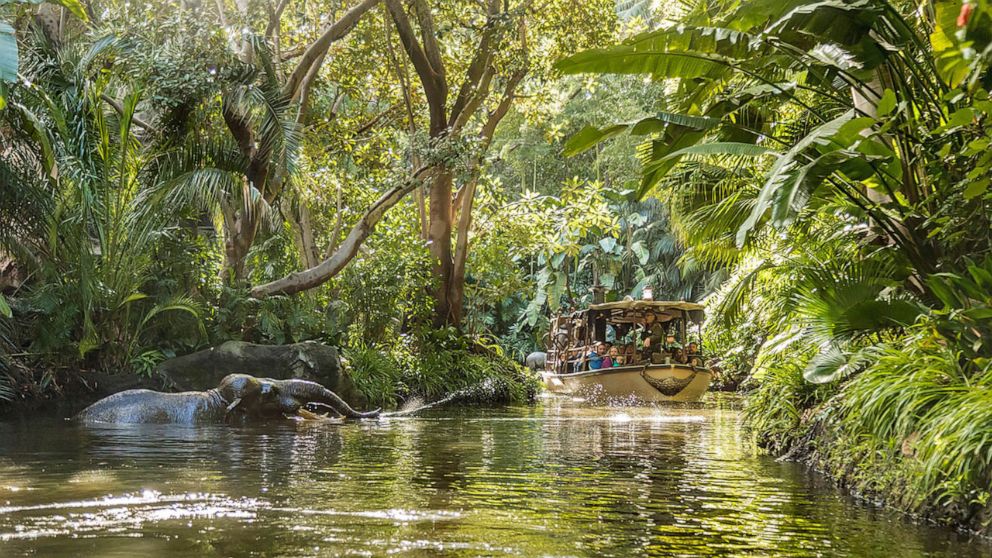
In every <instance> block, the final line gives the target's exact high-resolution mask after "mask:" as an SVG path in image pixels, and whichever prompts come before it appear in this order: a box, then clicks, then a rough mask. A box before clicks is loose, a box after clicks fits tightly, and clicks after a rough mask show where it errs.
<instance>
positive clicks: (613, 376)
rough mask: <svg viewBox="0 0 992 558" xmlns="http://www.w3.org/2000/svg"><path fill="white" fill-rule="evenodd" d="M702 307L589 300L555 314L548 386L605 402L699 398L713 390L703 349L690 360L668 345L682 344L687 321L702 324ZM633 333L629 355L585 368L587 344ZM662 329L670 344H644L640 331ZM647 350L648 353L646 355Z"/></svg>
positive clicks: (652, 302)
mask: <svg viewBox="0 0 992 558" xmlns="http://www.w3.org/2000/svg"><path fill="white" fill-rule="evenodd" d="M702 319H703V306H702V305H700V304H696V303H693V302H681V301H654V300H623V301H618V302H606V303H599V304H591V305H590V306H589V308H588V309H586V310H579V311H576V312H572V313H569V314H566V315H559V316H556V317H555V318H554V319H552V334H551V335H550V340H549V343H548V354H547V363H546V369H545V370H544V371H543V372H542V377H543V379H544V384H545V386H546V387H547V389H548V391H551V392H554V393H565V394H571V395H575V396H580V397H584V398H586V399H591V400H594V401H607V402H637V401H639V402H647V403H651V402H660V401H696V400H698V399H699V398H701V397H702V396H703V394H704V393H706V390H707V389H709V386H710V380H711V379H712V374H711V372H710V370H709V368H707V367H706V361H705V359H704V358H703V356H702V354H701V353H702V351H701V350H697V354H691V355H686V359H685V360H686V362H684V363H682V362H677V360H679V359H678V357H677V356H675V355H673V354H672V353H671V352H669V351H665V350H664V349H665V348H669V349H671V348H672V347H680V346H681V344H682V343H684V342H685V341H686V339H687V333H688V332H687V328H688V324H690V323H694V324H696V325H697V327H698V326H699V324H700V323H701V322H702ZM608 328H612V329H613V331H614V337H615V339H618V340H619V339H622V338H624V337H625V336H627V337H633V338H634V339H635V341H634V344H636V348H635V354H636V356H633V358H632V355H630V354H629V353H628V354H627V355H626V358H625V359H623V360H624V362H623V363H622V364H621V365H619V366H611V367H607V368H599V369H593V370H590V369H587V367H586V365H585V362H584V360H585V359H584V358H583V356H582V355H585V354H586V353H587V352H588V350H589V348H590V347H592V346H594V344H595V343H597V342H600V341H604V340H606V338H607V330H608ZM652 328H654V329H653V331H655V332H662V333H663V335H664V337H665V338H666V340H668V341H669V343H667V344H658V345H661V346H658V347H657V348H658V352H654V353H650V347H649V348H648V349H647V350H645V349H644V348H643V345H642V343H643V341H642V337H644V336H647V335H646V334H643V333H642V332H649V333H650V332H651V331H652ZM645 352H648V353H649V354H650V356H649V357H648V356H645V355H644V353H645Z"/></svg>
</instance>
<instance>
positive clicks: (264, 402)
mask: <svg viewBox="0 0 992 558" xmlns="http://www.w3.org/2000/svg"><path fill="white" fill-rule="evenodd" d="M307 403H319V404H323V405H326V406H328V407H330V408H331V409H334V411H336V412H337V413H339V414H340V415H342V416H344V417H346V418H353V419H363V418H377V417H378V416H379V410H378V409H376V410H375V411H371V412H367V413H361V412H358V411H356V410H354V409H352V408H351V406H350V405H348V404H347V403H345V402H344V401H343V400H342V399H341V398H340V397H338V396H337V394H335V393H334V392H333V391H330V390H329V389H327V388H325V387H324V386H322V385H320V384H318V383H316V382H311V381H307V380H298V379H288V380H273V379H271V378H256V377H254V376H248V375H247V374H230V375H228V376H225V377H224V378H223V379H222V380H221V382H220V385H218V386H217V387H216V388H213V389H208V390H206V391H186V392H182V393H161V392H158V391H151V390H147V389H131V390H127V391H122V392H120V393H115V394H114V395H111V396H109V397H105V398H103V399H101V400H99V401H97V402H96V403H94V404H92V405H90V406H89V407H87V408H85V409H83V410H82V411H81V412H80V413H79V414H78V415H76V420H78V421H80V422H83V423H118V424H136V423H159V424H169V423H174V424H197V423H209V422H223V421H225V420H228V419H242V420H251V419H265V418H278V417H281V416H283V415H286V414H292V413H296V412H297V411H298V410H300V408H301V407H303V406H304V405H306V404H307Z"/></svg>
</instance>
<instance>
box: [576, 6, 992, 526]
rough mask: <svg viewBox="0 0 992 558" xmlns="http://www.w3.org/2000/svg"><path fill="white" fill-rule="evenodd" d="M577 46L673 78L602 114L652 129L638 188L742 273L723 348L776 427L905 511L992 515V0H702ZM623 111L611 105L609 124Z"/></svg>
mask: <svg viewBox="0 0 992 558" xmlns="http://www.w3.org/2000/svg"><path fill="white" fill-rule="evenodd" d="M672 16H673V17H672V18H671V20H670V21H668V22H666V23H665V24H663V25H661V26H660V27H659V28H658V29H655V30H651V31H647V32H645V33H642V34H639V35H636V36H634V37H632V38H630V39H629V40H627V41H625V42H623V43H621V44H619V45H617V46H612V47H606V48H601V49H592V50H587V51H585V52H582V53H579V54H576V55H574V56H571V57H569V58H566V59H565V60H563V61H561V62H560V63H559V65H558V67H559V68H560V69H561V70H563V71H564V72H566V73H600V74H634V75H641V76H646V77H648V78H650V79H652V80H655V81H661V82H664V83H666V84H667V85H668V88H669V91H671V92H672V94H671V95H670V96H669V97H668V98H667V99H666V101H667V102H666V103H665V106H664V107H663V109H662V110H660V111H656V112H653V113H650V114H647V115H642V117H641V118H635V119H631V120H626V121H620V122H616V121H614V122H616V123H610V122H599V123H597V124H595V125H590V126H587V127H586V128H584V129H582V130H581V131H580V132H578V133H577V134H576V135H574V136H573V137H572V138H571V139H570V140H569V143H568V146H567V148H568V149H569V150H571V151H573V152H579V151H582V150H584V149H589V148H591V147H593V146H596V145H598V144H599V142H602V141H604V140H607V139H610V138H614V137H617V136H618V135H622V134H630V135H633V136H634V137H637V138H640V139H641V140H642V142H641V144H640V145H639V147H638V151H637V153H638V156H639V157H640V160H641V162H642V165H643V173H642V178H641V181H640V183H639V185H638V195H640V196H656V197H658V198H660V199H663V200H665V201H667V202H668V204H669V207H670V210H671V213H672V219H673V222H674V223H675V225H676V227H675V230H676V232H677V233H678V235H679V238H680V239H681V240H682V241H683V242H685V244H686V245H687V251H686V257H691V258H693V259H694V260H697V261H699V262H703V263H704V264H707V265H710V266H723V267H726V268H727V269H729V270H730V280H729V281H728V282H727V283H725V284H724V285H723V286H722V288H721V289H720V290H719V292H717V293H716V294H715V295H714V296H713V297H712V298H711V299H710V306H711V308H712V309H713V310H715V316H714V317H713V319H712V320H711V322H710V326H709V329H710V331H711V332H712V333H713V335H712V338H714V339H717V340H719V341H720V343H721V345H722V346H720V347H718V348H717V352H718V353H726V354H733V355H744V358H738V359H736V360H735V361H733V362H730V363H728V364H729V365H730V366H731V367H734V368H737V372H738V373H740V372H741V369H743V370H744V371H745V372H746V373H749V374H750V377H749V379H748V380H747V384H749V385H750V388H751V389H752V391H751V394H750V396H749V398H748V406H747V412H746V415H747V418H748V423H749V425H750V427H751V428H752V431H753V432H754V435H755V437H756V439H757V441H758V442H759V443H761V444H763V445H764V446H766V447H768V448H770V449H771V450H772V451H774V452H776V453H780V454H785V453H789V454H791V455H794V456H806V457H810V458H811V459H813V460H815V461H818V462H819V463H820V464H823V465H825V466H826V468H827V469H828V470H830V471H832V472H834V473H836V474H837V476H838V477H839V478H841V479H843V480H845V481H848V482H851V483H853V484H854V485H855V486H856V487H857V488H859V489H861V490H865V491H869V492H874V493H876V494H877V495H879V496H880V497H881V498H883V499H888V500H890V501H893V502H895V503H897V504H899V505H901V506H903V507H904V508H905V509H909V510H912V511H923V512H928V513H933V514H934V515H935V516H939V517H942V518H945V519H950V520H953V521H958V522H963V523H966V524H969V525H971V526H975V527H984V526H987V525H986V524H987V521H988V518H989V517H990V516H989V509H990V508H989V503H990V494H989V491H988V486H989V479H990V474H992V442H990V440H992V437H990V436H989V434H988V433H989V430H988V426H989V420H990V419H992V411H990V409H992V397H990V393H992V392H990V391H989V390H988V386H987V381H988V375H989V370H990V368H989V366H990V362H992V361H990V356H992V352H990V351H992V338H990V337H989V334H990V330H989V327H990V324H992V321H990V320H992V313H990V312H989V310H988V309H989V295H988V290H987V288H988V286H990V285H992V282H990V279H992V259H990V257H989V256H990V253H992V236H990V232H989V231H990V230H992V229H990V219H992V212H990V211H989V200H990V199H992V193H990V191H989V184H990V180H992V174H990V171H992V150H990V149H989V143H990V141H992V131H990V130H992V128H990V127H989V122H990V118H992V103H990V99H989V88H990V86H992V71H990V63H992V58H990V57H992V43H990V39H992V36H990V33H989V30H990V29H992V12H990V7H989V5H988V3H987V2H985V1H983V0H965V1H963V2H959V1H957V0H954V1H939V0H938V1H933V2H924V3H922V4H918V3H902V2H890V1H886V0H858V1H845V2H839V1H834V0H820V1H808V0H790V1H781V2H763V1H753V2H746V1H742V2H696V3H691V4H690V5H689V6H688V7H687V9H686V10H685V11H683V12H680V13H678V14H672ZM604 124H606V125H604Z"/></svg>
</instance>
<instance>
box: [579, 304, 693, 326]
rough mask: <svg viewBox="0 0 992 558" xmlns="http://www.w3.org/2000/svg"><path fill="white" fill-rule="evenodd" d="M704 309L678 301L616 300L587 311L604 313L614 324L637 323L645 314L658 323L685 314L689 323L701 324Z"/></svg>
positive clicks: (592, 305)
mask: <svg viewBox="0 0 992 558" xmlns="http://www.w3.org/2000/svg"><path fill="white" fill-rule="evenodd" d="M705 308H706V307H705V306H703V305H702V304H698V303H695V302H684V301H680V300H618V301H616V302H604V303H600V304H590V305H589V310H593V311H595V312H597V313H605V314H606V315H607V316H608V320H609V321H611V322H616V323H621V322H631V323H637V322H640V321H642V320H643V318H644V316H645V315H646V314H654V315H655V316H657V317H658V318H660V320H659V321H668V320H671V319H676V318H682V317H683V316H684V315H686V314H687V315H688V317H689V319H690V320H691V321H693V322H696V323H701V322H702V321H703V310H705ZM683 312H685V314H683ZM601 315H602V314H601Z"/></svg>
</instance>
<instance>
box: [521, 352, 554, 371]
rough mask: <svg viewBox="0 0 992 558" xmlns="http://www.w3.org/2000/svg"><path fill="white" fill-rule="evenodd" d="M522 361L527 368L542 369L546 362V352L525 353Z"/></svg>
mask: <svg viewBox="0 0 992 558" xmlns="http://www.w3.org/2000/svg"><path fill="white" fill-rule="evenodd" d="M524 363H525V364H526V365H527V368H530V369H531V370H544V367H545V365H546V364H547V363H548V353H544V352H541V351H535V352H533V353H531V354H529V355H527V358H526V359H524Z"/></svg>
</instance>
